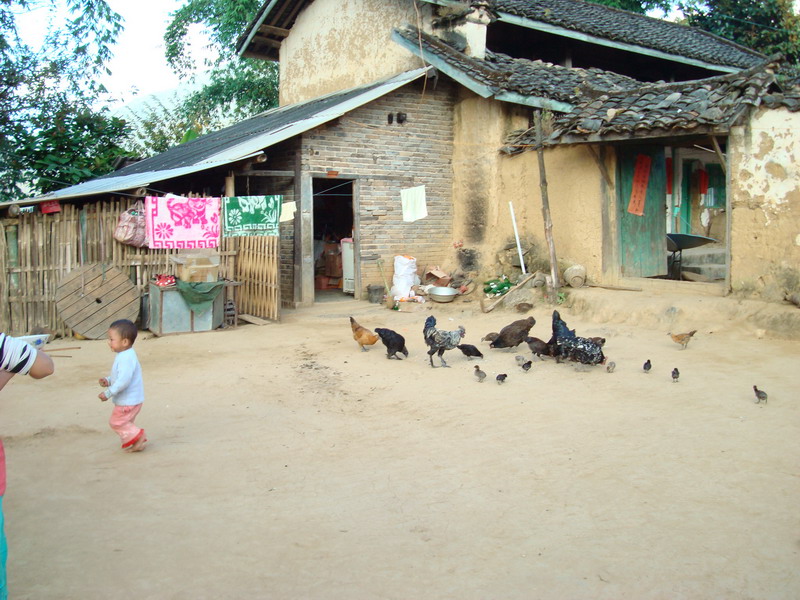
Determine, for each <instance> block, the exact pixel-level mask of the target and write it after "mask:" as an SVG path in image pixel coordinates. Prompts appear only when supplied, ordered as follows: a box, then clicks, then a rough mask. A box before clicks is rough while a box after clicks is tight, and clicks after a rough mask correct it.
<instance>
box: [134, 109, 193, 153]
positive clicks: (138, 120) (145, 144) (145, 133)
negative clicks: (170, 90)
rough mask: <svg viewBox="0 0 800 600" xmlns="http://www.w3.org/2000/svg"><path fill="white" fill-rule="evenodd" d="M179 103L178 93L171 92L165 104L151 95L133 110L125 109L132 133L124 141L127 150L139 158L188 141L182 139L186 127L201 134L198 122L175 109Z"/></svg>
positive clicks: (187, 129) (186, 130) (164, 150)
mask: <svg viewBox="0 0 800 600" xmlns="http://www.w3.org/2000/svg"><path fill="white" fill-rule="evenodd" d="M179 104H180V99H179V97H178V95H177V94H173V95H172V98H171V100H170V101H169V102H168V103H165V102H163V101H161V100H159V99H158V98H155V97H153V98H150V99H149V100H147V101H146V102H145V103H144V105H143V106H142V107H141V108H139V109H137V110H136V111H135V112H134V111H133V110H131V109H130V108H126V109H125V116H126V119H127V121H128V123H129V124H130V126H131V132H132V134H131V136H130V137H129V138H128V139H127V140H126V143H125V147H126V148H127V150H128V151H129V152H130V153H131V154H133V155H135V156H139V157H148V156H154V155H156V154H160V153H162V152H166V151H167V150H169V149H170V148H172V147H173V146H175V145H177V144H181V143H183V142H185V141H188V139H184V138H185V137H186V134H187V132H188V131H189V130H193V131H196V132H198V133H201V132H202V127H201V126H200V124H198V123H194V122H191V121H190V120H189V119H187V118H186V117H185V116H184V115H183V113H182V111H180V110H179V109H178V108H176V107H177V106H178V105H179Z"/></svg>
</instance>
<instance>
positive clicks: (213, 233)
mask: <svg viewBox="0 0 800 600" xmlns="http://www.w3.org/2000/svg"><path fill="white" fill-rule="evenodd" d="M145 213H146V215H147V239H148V242H149V247H150V248H216V247H217V246H218V245H219V198H184V197H182V196H170V195H168V196H163V197H159V196H148V197H147V198H146V199H145Z"/></svg>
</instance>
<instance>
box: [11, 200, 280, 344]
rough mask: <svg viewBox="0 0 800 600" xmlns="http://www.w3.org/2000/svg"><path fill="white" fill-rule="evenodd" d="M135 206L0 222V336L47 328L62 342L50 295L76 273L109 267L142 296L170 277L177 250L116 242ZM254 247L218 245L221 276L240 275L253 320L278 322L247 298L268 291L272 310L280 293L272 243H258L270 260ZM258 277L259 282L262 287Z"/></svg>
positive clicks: (262, 304)
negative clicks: (241, 257) (157, 279)
mask: <svg viewBox="0 0 800 600" xmlns="http://www.w3.org/2000/svg"><path fill="white" fill-rule="evenodd" d="M133 203H134V201H133V200H131V199H127V198H126V199H119V198H116V199H111V200H109V201H105V202H96V203H91V204H85V205H84V206H82V207H79V206H76V205H73V204H62V206H61V212H58V213H52V214H42V213H41V212H39V211H35V212H33V213H22V214H20V215H18V216H17V217H13V218H5V219H2V220H0V224H2V228H1V229H0V233H2V235H0V299H2V300H3V302H2V305H0V331H4V332H7V333H11V334H13V335H23V334H26V333H29V332H30V331H32V330H34V329H36V328H47V329H50V330H52V331H53V332H55V333H56V334H57V335H68V334H69V333H70V331H69V328H67V326H66V324H65V323H64V322H63V321H62V320H61V319H60V318H59V317H58V315H57V313H56V306H55V294H56V289H57V287H58V284H59V281H60V280H61V278H62V277H63V276H64V275H65V274H66V273H69V272H70V271H71V270H72V269H75V268H77V267H80V266H82V265H85V264H88V263H102V264H105V265H107V266H109V267H115V268H117V269H119V270H121V271H122V272H123V273H125V274H127V275H128V276H129V277H130V279H131V281H132V282H133V283H134V285H135V286H136V287H137V288H138V289H139V291H140V293H144V292H146V291H147V285H148V283H149V281H150V279H151V278H152V276H153V275H156V274H159V273H174V272H175V265H174V264H173V263H172V261H171V260H170V258H169V257H170V255H172V254H177V253H178V252H180V251H179V250H161V249H159V250H152V249H149V248H135V247H133V246H127V245H125V244H121V243H119V242H117V241H116V240H114V237H113V235H114V229H115V228H116V226H117V222H118V220H119V215H120V213H121V212H122V211H124V210H127V209H128V208H129V207H130V206H131V205H132V204H133ZM258 239H259V238H223V240H222V244H221V246H220V248H219V252H220V276H221V277H226V278H229V279H235V277H236V276H237V273H238V272H241V273H242V275H243V276H246V277H247V278H248V282H249V284H248V282H245V283H244V284H243V286H242V287H243V288H247V290H248V291H247V292H245V291H244V289H243V290H242V292H241V293H240V294H239V302H240V303H242V302H244V304H245V305H247V306H249V307H251V308H253V309H258V310H250V309H248V310H249V311H250V312H251V314H254V315H256V316H262V317H264V318H277V308H276V309H275V312H274V315H275V316H274V317H273V316H268V314H267V313H268V312H269V311H268V310H266V309H268V308H269V307H268V306H267V304H270V303H269V302H268V301H261V300H260V299H258V298H255V299H250V298H248V295H249V294H260V293H263V291H264V290H269V298H273V296H274V297H275V299H276V301H274V302H272V303H271V304H272V305H274V306H275V307H277V306H278V300H277V298H278V297H277V295H276V294H277V291H273V288H274V289H275V290H277V289H278V287H279V286H278V285H277V283H278V282H277V272H278V269H277V261H278V260H279V258H278V253H277V250H276V249H277V240H278V238H272V237H270V238H264V239H266V240H269V241H268V242H266V243H265V244H266V245H267V246H269V244H275V249H273V250H272V256H271V258H270V257H265V256H263V255H262V253H261V250H260V248H261V245H263V244H264V243H262V242H259V241H254V242H251V241H250V240H258ZM251 245H252V247H253V250H252V252H250V251H249V250H248V253H247V258H246V260H245V266H244V267H243V268H242V269H241V270H237V264H236V262H237V260H236V259H237V253H238V252H239V247H240V246H242V247H244V248H248V249H249V248H250V246H251ZM265 248H266V246H265ZM268 268H270V269H273V270H274V271H273V272H274V274H273V275H271V276H270V275H269V274H268V273H267V269H268ZM258 277H263V279H262V280H261V282H260V283H259V281H258V280H257V278H258ZM270 277H272V278H271V279H270ZM248 285H249V287H248ZM239 312H245V311H243V310H241V309H240V311H239ZM270 314H272V313H270Z"/></svg>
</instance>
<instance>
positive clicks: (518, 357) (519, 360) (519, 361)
mask: <svg viewBox="0 0 800 600" xmlns="http://www.w3.org/2000/svg"><path fill="white" fill-rule="evenodd" d="M514 360H515V361H517V364H518V365H519V366H520V367H521V366H522V365H523V364H525V357H524V356H522V354H517V355H516V356H515V357H514Z"/></svg>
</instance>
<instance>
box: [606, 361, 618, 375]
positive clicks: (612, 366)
mask: <svg viewBox="0 0 800 600" xmlns="http://www.w3.org/2000/svg"><path fill="white" fill-rule="evenodd" d="M616 368H617V363H615V362H614V361H613V360H612V361H611V362H610V363H608V364H607V365H606V372H607V373H613V372H614V369H616Z"/></svg>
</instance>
